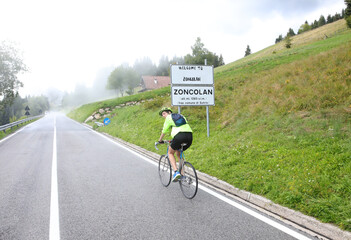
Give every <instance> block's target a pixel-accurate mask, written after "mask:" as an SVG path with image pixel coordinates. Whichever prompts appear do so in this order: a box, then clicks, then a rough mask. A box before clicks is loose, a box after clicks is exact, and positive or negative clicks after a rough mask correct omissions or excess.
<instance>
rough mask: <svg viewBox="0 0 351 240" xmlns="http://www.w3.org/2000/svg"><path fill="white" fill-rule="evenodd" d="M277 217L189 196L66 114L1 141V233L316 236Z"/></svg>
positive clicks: (147, 236) (120, 236) (51, 236)
mask: <svg viewBox="0 0 351 240" xmlns="http://www.w3.org/2000/svg"><path fill="white" fill-rule="evenodd" d="M54 139H55V140H54ZM55 143H56V144H55ZM53 170H54V171H53ZM52 171H53V172H54V174H52ZM56 174H57V179H56V176H55V175H56ZM52 176H53V178H52ZM55 179H56V180H57V184H56V181H53V180H55ZM53 185H57V186H56V187H55V186H53ZM55 189H57V190H55ZM55 192H56V193H55ZM230 201H232V200H230ZM55 202H56V203H57V206H56V205H55V204H53V203H55ZM247 208H249V207H247ZM55 209H56V211H55ZM253 211H255V212H257V211H256V210H253ZM259 214H260V213H259ZM261 215H262V216H263V218H264V219H266V218H268V219H269V217H268V216H264V214H260V216H261ZM55 219H56V224H55ZM274 222H276V224H268V223H267V222H266V221H265V220H261V219H260V218H257V217H253V216H252V215H250V214H247V213H246V212H245V211H243V210H240V209H238V208H236V207H235V206H233V205H232V204H228V203H227V202H226V201H223V199H219V198H217V197H216V196H214V195H211V194H209V193H207V192H206V191H203V190H202V189H199V192H198V194H197V195H196V197H195V198H194V199H192V200H188V199H186V198H184V196H183V195H182V193H181V191H180V188H179V184H177V183H172V184H171V185H170V186H169V187H168V188H165V187H163V186H162V185H161V183H160V182H159V179H158V175H157V167H156V166H155V165H154V164H151V163H150V162H149V161H147V160H145V159H144V157H141V156H139V155H138V154H136V153H133V152H132V151H131V150H128V149H126V148H125V147H123V146H120V145H118V144H117V143H115V142H113V141H111V140H108V139H107V138H106V137H103V136H102V135H100V134H98V133H96V132H94V131H92V130H90V129H88V128H86V127H84V126H82V125H80V124H78V123H76V122H74V121H72V120H70V119H68V118H67V117H65V116H64V115H62V114H50V115H47V116H45V117H44V118H42V119H40V120H38V121H36V122H34V123H32V124H30V125H28V126H26V127H24V128H23V129H21V130H20V131H18V132H17V133H16V134H14V135H12V136H11V137H9V138H7V139H5V140H0V239H1V240H2V239H6V240H7V239H35V240H38V239H50V240H52V239H74V240H75V239H94V240H95V239H104V240H105V239H240V240H241V239H255V240H256V239H296V238H298V239H304V238H305V237H307V239H308V238H310V239H313V237H311V236H308V235H306V234H304V233H302V232H300V231H299V230H296V229H293V228H291V227H289V229H290V230H289V231H290V232H289V231H288V232H287V231H284V230H282V228H281V226H283V228H284V226H285V225H284V224H283V223H280V222H277V221H276V220H274ZM285 227H286V226H285ZM50 231H51V232H50ZM50 233H51V234H50Z"/></svg>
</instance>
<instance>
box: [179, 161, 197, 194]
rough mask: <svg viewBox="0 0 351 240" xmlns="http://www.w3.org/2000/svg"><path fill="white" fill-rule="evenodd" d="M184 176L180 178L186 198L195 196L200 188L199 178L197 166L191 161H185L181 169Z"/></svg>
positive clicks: (181, 187)
mask: <svg viewBox="0 0 351 240" xmlns="http://www.w3.org/2000/svg"><path fill="white" fill-rule="evenodd" d="M181 173H182V177H181V178H180V180H179V185H180V189H181V190H182V193H183V194H184V196H185V197H186V198H189V199H192V198H194V197H195V195H196V193H197V188H198V179H197V174H196V171H195V168H194V167H193V165H191V163H190V162H184V165H183V167H182V170H181Z"/></svg>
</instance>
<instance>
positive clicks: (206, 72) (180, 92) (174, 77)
mask: <svg viewBox="0 0 351 240" xmlns="http://www.w3.org/2000/svg"><path fill="white" fill-rule="evenodd" d="M205 64H206V62H205ZM171 83H172V84H171V91H172V93H171V97H172V105H173V106H178V112H179V113H180V106H206V114H207V137H209V136H210V126H209V108H208V107H209V106H214V105H215V101H214V82H213V66H207V65H171Z"/></svg>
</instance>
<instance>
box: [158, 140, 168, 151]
mask: <svg viewBox="0 0 351 240" xmlns="http://www.w3.org/2000/svg"><path fill="white" fill-rule="evenodd" d="M171 142H172V141H168V140H163V141H162V142H155V148H156V150H157V151H158V148H157V145H159V144H168V145H169V144H170V143H171Z"/></svg>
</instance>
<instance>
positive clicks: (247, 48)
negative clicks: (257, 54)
mask: <svg viewBox="0 0 351 240" xmlns="http://www.w3.org/2000/svg"><path fill="white" fill-rule="evenodd" d="M250 54H251V49H250V46H249V45H247V47H246V51H245V57H246V56H249V55H250Z"/></svg>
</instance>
